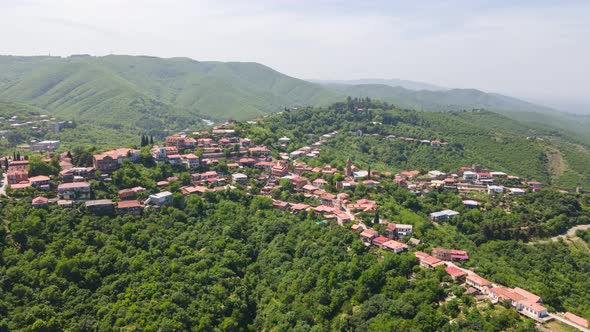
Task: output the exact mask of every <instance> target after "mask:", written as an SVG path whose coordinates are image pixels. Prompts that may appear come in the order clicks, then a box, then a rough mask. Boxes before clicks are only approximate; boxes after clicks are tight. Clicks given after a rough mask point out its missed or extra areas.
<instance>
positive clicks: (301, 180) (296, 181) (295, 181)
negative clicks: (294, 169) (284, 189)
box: [291, 177, 307, 189]
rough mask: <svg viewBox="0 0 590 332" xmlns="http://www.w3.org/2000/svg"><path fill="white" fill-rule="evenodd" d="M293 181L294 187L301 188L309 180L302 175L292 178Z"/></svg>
mask: <svg viewBox="0 0 590 332" xmlns="http://www.w3.org/2000/svg"><path fill="white" fill-rule="evenodd" d="M291 182H292V183H293V187H295V189H301V188H303V186H305V185H306V184H307V180H306V179H304V178H302V177H294V178H291Z"/></svg>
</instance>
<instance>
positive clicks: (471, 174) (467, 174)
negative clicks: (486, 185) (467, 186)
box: [463, 171, 477, 180]
mask: <svg viewBox="0 0 590 332" xmlns="http://www.w3.org/2000/svg"><path fill="white" fill-rule="evenodd" d="M476 179H477V173H475V172H472V171H465V172H463V180H476Z"/></svg>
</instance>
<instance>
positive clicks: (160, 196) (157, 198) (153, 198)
mask: <svg viewBox="0 0 590 332" xmlns="http://www.w3.org/2000/svg"><path fill="white" fill-rule="evenodd" d="M145 204H146V205H147V204H149V205H158V206H162V205H170V204H172V193H171V192H169V191H163V192H161V193H157V194H153V195H150V196H149V197H148V199H147V200H146V201H145Z"/></svg>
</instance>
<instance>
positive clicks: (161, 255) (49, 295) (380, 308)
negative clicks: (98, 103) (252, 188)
mask: <svg viewBox="0 0 590 332" xmlns="http://www.w3.org/2000/svg"><path fill="white" fill-rule="evenodd" d="M184 203H185V204H183V205H184V207H182V208H179V207H167V208H166V207H164V208H162V209H160V210H159V211H151V212H149V213H147V214H146V215H144V216H143V218H138V217H131V216H126V217H117V218H114V219H113V218H107V217H102V218H101V217H97V216H93V215H91V214H88V213H87V212H86V211H84V208H77V209H71V210H62V209H58V208H51V209H49V210H48V211H46V210H31V209H30V205H29V203H28V202H25V200H20V201H18V202H8V201H4V204H3V217H4V218H7V217H8V216H10V220H11V222H10V231H11V234H10V236H7V234H6V232H2V234H1V235H2V237H3V241H2V242H1V246H2V247H1V249H2V252H3V255H2V264H1V267H0V276H1V278H0V292H1V295H2V296H1V300H0V314H1V315H0V316H2V317H4V318H3V319H2V320H1V321H0V329H1V330H3V331H8V330H20V329H24V330H31V331H45V330H100V331H103V330H104V331H111V330H112V329H113V328H114V329H119V328H123V329H126V330H133V329H137V330H144V331H156V330H158V331H178V330H201V331H211V330H227V331H231V330H277V331H278V330H300V331H308V330H314V331H315V330H317V331H321V330H342V331H345V330H373V331H383V330H391V329H397V330H422V331H427V330H428V331H433V330H447V331H453V330H455V331H459V330H466V329H473V330H480V329H481V328H483V327H485V328H486V329H490V330H501V329H506V328H509V327H520V328H522V329H530V323H529V322H526V321H522V320H521V319H520V318H519V317H518V315H517V314H516V313H515V312H513V311H510V310H506V309H502V308H493V307H484V308H478V307H477V306H475V303H474V302H473V299H472V298H470V297H463V296H461V295H460V294H461V292H462V291H461V290H460V289H455V290H454V293H452V292H453V289H449V288H443V287H441V284H440V282H441V281H444V280H447V279H446V278H448V277H447V276H446V274H445V273H444V271H439V270H437V271H426V270H421V269H418V268H417V266H416V265H417V260H416V259H415V258H414V257H413V255H411V254H403V255H394V254H389V253H383V252H382V253H380V255H375V254H374V253H372V252H370V251H369V250H367V248H366V247H365V246H364V245H363V244H362V243H361V241H360V239H359V238H358V237H357V236H355V235H354V233H352V232H350V231H348V230H347V229H345V228H342V227H339V226H329V225H318V224H316V223H315V222H314V221H313V220H306V219H302V217H297V216H292V215H288V214H284V213H282V212H278V211H276V210H271V209H270V200H269V199H266V198H260V197H254V198H252V197H249V196H246V195H244V194H243V193H240V192H238V191H234V192H221V193H218V194H217V195H211V196H209V200H207V201H202V200H201V198H199V197H196V196H192V197H190V198H188V199H187V201H186V202H184ZM412 273H413V274H414V279H413V280H408V279H407V277H408V276H409V275H410V274H412ZM452 294H457V295H459V296H458V297H457V298H456V299H455V300H451V301H450V302H447V303H444V304H443V305H440V304H439V301H442V300H444V299H445V298H446V297H448V296H453V295H452ZM452 318H456V319H454V320H453V322H452V323H451V322H450V321H451V319H452Z"/></svg>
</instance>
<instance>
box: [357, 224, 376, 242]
mask: <svg viewBox="0 0 590 332" xmlns="http://www.w3.org/2000/svg"><path fill="white" fill-rule="evenodd" d="M377 236H379V232H377V231H376V230H374V229H372V228H367V229H365V230H364V231H362V232H361V238H362V239H363V241H364V242H366V243H369V244H370V243H371V242H372V241H373V239H374V238H376V237H377Z"/></svg>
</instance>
